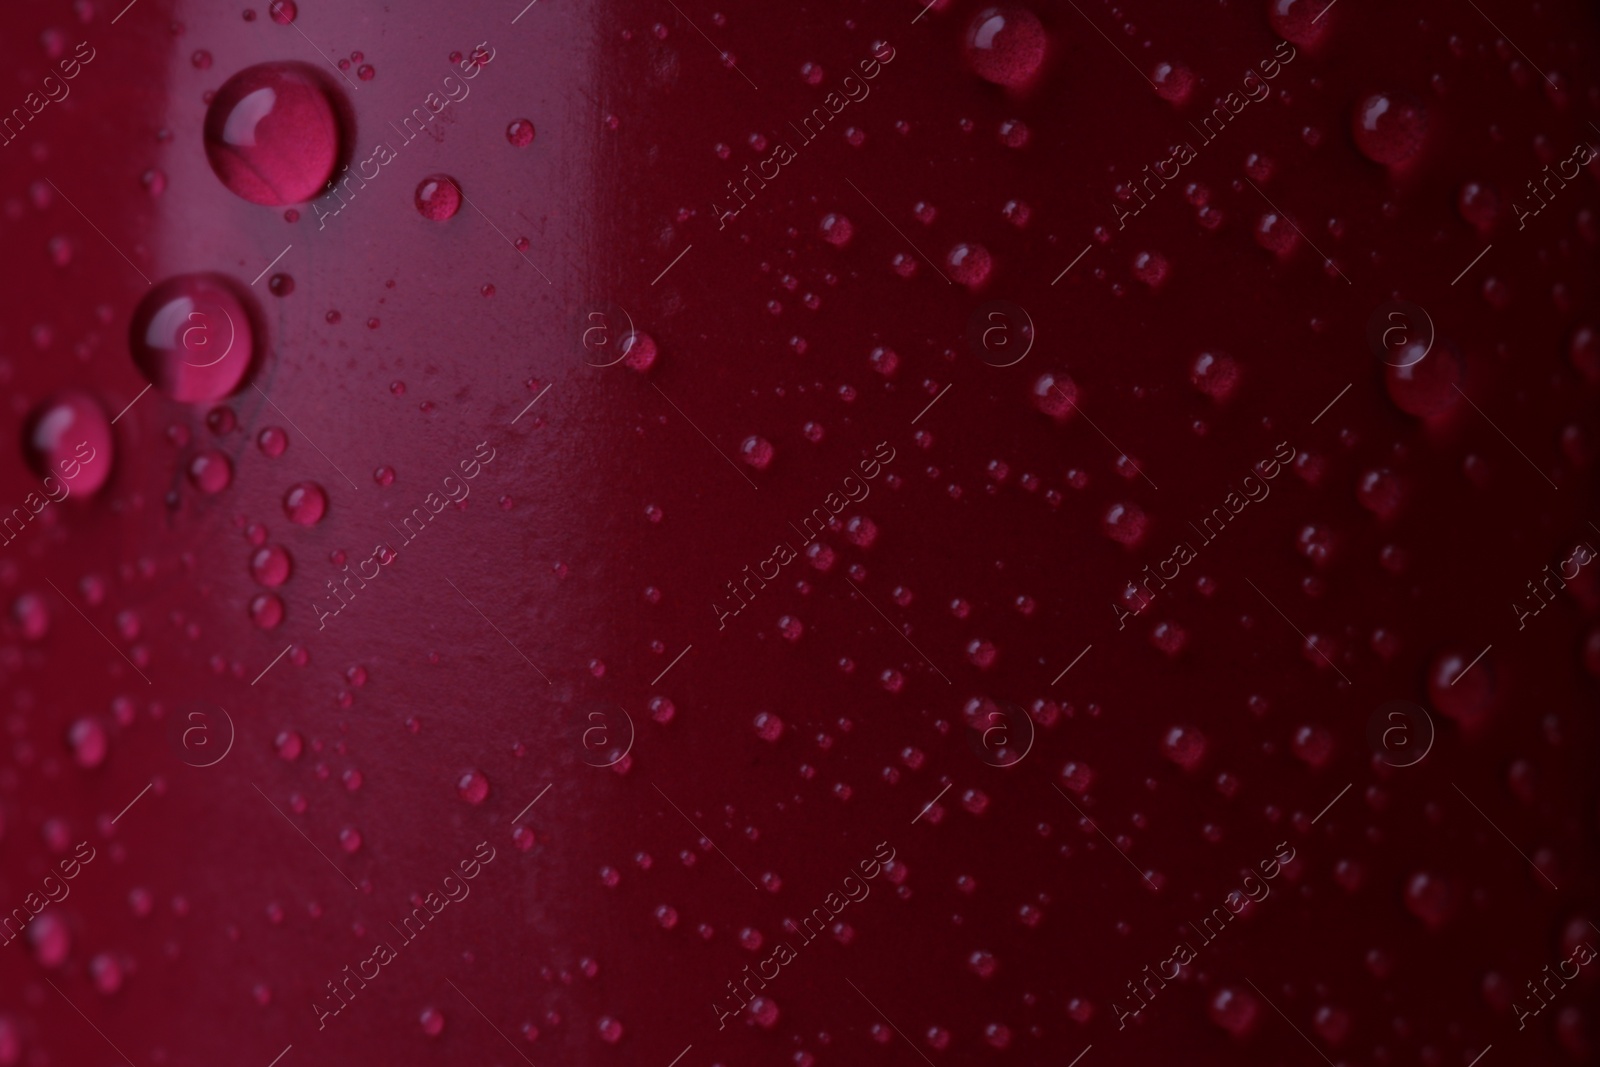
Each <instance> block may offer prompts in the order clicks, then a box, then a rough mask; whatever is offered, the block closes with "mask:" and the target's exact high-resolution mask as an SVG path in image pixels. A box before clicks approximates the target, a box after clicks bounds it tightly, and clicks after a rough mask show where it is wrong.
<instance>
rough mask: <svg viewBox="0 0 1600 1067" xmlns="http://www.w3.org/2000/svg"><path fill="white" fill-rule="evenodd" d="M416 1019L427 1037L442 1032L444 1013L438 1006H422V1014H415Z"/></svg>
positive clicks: (435, 1035) (436, 1035)
mask: <svg viewBox="0 0 1600 1067" xmlns="http://www.w3.org/2000/svg"><path fill="white" fill-rule="evenodd" d="M417 1021H418V1022H420V1023H421V1024H422V1032H423V1033H425V1034H427V1035H428V1036H429V1037H438V1036H439V1035H440V1034H442V1033H444V1013H443V1012H442V1011H440V1010H439V1009H438V1008H433V1007H428V1008H423V1009H422V1014H421V1015H419V1016H417Z"/></svg>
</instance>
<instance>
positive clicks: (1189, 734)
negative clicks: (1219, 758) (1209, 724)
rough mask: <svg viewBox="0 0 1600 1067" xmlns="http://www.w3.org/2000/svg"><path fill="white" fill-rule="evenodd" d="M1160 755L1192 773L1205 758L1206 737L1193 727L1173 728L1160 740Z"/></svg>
mask: <svg viewBox="0 0 1600 1067" xmlns="http://www.w3.org/2000/svg"><path fill="white" fill-rule="evenodd" d="M1161 754H1162V755H1163V756H1165V757H1166V758H1167V759H1169V760H1171V761H1172V762H1173V763H1175V764H1177V765H1178V766H1179V767H1182V768H1183V769H1184V770H1186V771H1192V770H1194V769H1196V768H1197V767H1199V766H1200V764H1201V762H1202V761H1203V760H1204V759H1205V758H1206V735H1205V734H1203V733H1201V732H1200V731H1199V730H1197V729H1195V728H1194V727H1193V726H1174V727H1172V729H1170V730H1168V731H1167V733H1166V736H1164V737H1163V738H1162V739H1161Z"/></svg>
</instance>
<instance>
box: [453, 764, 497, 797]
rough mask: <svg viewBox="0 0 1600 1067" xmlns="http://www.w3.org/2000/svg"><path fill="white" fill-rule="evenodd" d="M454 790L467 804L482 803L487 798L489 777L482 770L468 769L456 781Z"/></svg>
mask: <svg viewBox="0 0 1600 1067" xmlns="http://www.w3.org/2000/svg"><path fill="white" fill-rule="evenodd" d="M456 792H457V793H459V794H460V795H461V799H462V800H465V801H466V802H467V803H468V804H482V803H483V802H484V801H485V800H487V799H488V798H489V778H488V776H487V775H485V774H484V773H483V772H482V771H468V772H467V773H466V774H463V775H462V776H461V778H460V780H459V781H457V782H456Z"/></svg>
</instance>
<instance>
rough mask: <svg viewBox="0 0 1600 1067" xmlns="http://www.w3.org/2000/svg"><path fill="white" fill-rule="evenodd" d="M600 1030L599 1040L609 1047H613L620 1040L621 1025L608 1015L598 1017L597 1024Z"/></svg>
mask: <svg viewBox="0 0 1600 1067" xmlns="http://www.w3.org/2000/svg"><path fill="white" fill-rule="evenodd" d="M597 1026H598V1028H599V1030H600V1040H602V1041H604V1042H606V1043H607V1044H610V1045H615V1044H616V1043H617V1042H618V1041H621V1040H622V1023H620V1022H619V1021H617V1020H616V1019H614V1018H612V1017H611V1016H609V1015H602V1016H600V1021H599V1023H598V1024H597Z"/></svg>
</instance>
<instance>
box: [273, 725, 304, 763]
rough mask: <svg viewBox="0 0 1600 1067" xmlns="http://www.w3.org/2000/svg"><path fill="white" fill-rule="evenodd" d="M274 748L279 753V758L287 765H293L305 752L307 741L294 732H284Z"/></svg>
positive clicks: (274, 744) (275, 742) (279, 736)
mask: <svg viewBox="0 0 1600 1067" xmlns="http://www.w3.org/2000/svg"><path fill="white" fill-rule="evenodd" d="M273 747H274V748H275V749H276V750H277V752H278V758H279V759H281V760H284V761H285V762H287V763H293V762H294V761H295V760H297V759H299V758H300V753H301V752H303V751H305V741H304V740H302V739H301V737H300V735H299V733H297V732H296V731H294V730H284V731H283V732H282V733H280V734H279V735H278V738H277V740H276V741H274V742H273Z"/></svg>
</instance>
